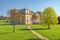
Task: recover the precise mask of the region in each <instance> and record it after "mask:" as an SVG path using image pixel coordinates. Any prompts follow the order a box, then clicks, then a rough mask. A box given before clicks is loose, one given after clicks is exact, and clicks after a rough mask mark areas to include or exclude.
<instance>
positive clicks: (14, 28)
mask: <svg viewBox="0 0 60 40" xmlns="http://www.w3.org/2000/svg"><path fill="white" fill-rule="evenodd" d="M13 32H15V23H13Z"/></svg>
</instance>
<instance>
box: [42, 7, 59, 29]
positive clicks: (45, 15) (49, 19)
mask: <svg viewBox="0 0 60 40" xmlns="http://www.w3.org/2000/svg"><path fill="white" fill-rule="evenodd" d="M42 23H44V24H47V25H48V29H49V28H50V26H49V25H50V24H56V23H58V19H57V15H56V12H55V11H54V9H53V8H52V7H47V8H45V10H44V11H43V12H42Z"/></svg>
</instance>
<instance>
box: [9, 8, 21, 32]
mask: <svg viewBox="0 0 60 40" xmlns="http://www.w3.org/2000/svg"><path fill="white" fill-rule="evenodd" d="M19 13H20V12H19V10H17V9H11V10H9V11H8V14H9V17H10V22H11V24H13V32H15V24H17V22H18V21H19V19H18V18H19V16H20V14H19Z"/></svg>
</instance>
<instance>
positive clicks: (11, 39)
mask: <svg viewBox="0 0 60 40" xmlns="http://www.w3.org/2000/svg"><path fill="white" fill-rule="evenodd" d="M12 28H13V27H12V25H0V40H32V39H38V37H37V36H35V35H34V34H33V33H31V31H30V30H22V29H28V27H27V25H16V30H15V31H16V32H12Z"/></svg>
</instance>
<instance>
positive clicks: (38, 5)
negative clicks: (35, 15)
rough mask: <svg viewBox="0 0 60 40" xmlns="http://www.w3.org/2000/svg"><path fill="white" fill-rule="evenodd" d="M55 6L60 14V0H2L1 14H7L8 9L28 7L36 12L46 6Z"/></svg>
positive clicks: (0, 3)
mask: <svg viewBox="0 0 60 40" xmlns="http://www.w3.org/2000/svg"><path fill="white" fill-rule="evenodd" d="M49 6H51V7H53V8H54V9H55V11H56V14H57V15H58V16H60V0H0V15H4V16H7V10H9V9H12V8H16V9H22V8H27V9H30V10H32V11H34V12H36V11H43V10H44V8H46V7H49Z"/></svg>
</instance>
